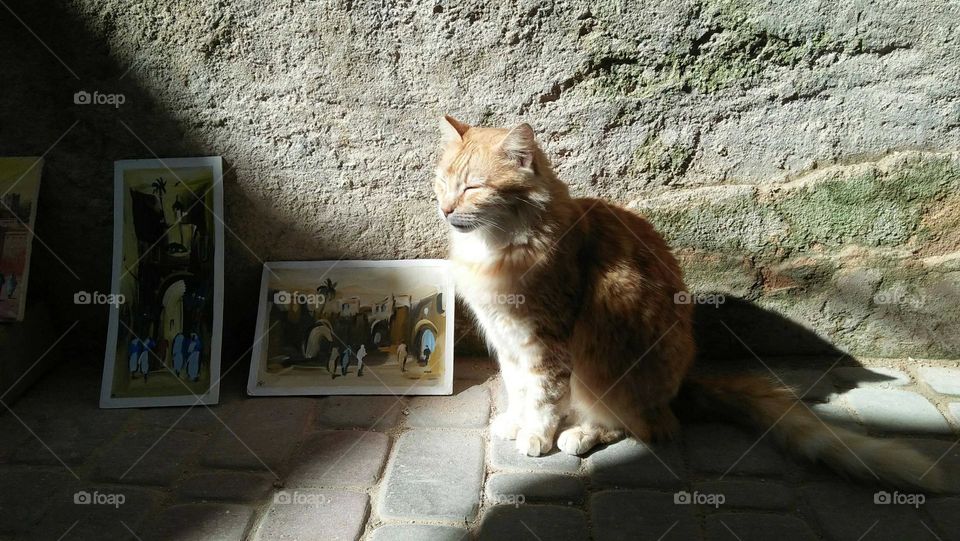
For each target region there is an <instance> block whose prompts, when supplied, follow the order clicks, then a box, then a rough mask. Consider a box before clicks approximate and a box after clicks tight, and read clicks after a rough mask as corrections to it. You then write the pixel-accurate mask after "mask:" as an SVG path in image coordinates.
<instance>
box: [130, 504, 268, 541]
mask: <svg viewBox="0 0 960 541" xmlns="http://www.w3.org/2000/svg"><path fill="white" fill-rule="evenodd" d="M252 518H253V508H252V507H246V506H243V505H229V504H222V503H217V504H185V505H174V506H172V507H169V508H167V509H165V510H164V511H163V512H162V513H160V515H159V516H157V517H156V518H155V519H154V520H152V521H150V522H148V523H147V526H146V527H145V528H144V536H143V538H144V539H145V540H151V539H155V540H157V541H166V540H168V539H176V540H178V541H214V540H217V541H228V540H236V541H242V540H243V539H244V538H245V537H244V536H245V535H246V532H247V528H248V527H249V526H250V521H251V519H252Z"/></svg>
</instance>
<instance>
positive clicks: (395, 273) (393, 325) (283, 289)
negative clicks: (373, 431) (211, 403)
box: [247, 260, 454, 395]
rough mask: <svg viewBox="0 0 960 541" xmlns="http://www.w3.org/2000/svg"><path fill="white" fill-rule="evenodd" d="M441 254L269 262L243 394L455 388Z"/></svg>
mask: <svg viewBox="0 0 960 541" xmlns="http://www.w3.org/2000/svg"><path fill="white" fill-rule="evenodd" d="M453 309H454V290H453V280H452V278H451V277H450V273H449V272H448V269H447V263H446V261H443V260H410V261H320V262H278V263H267V264H266V265H264V268H263V277H262V281H261V286H260V309H259V313H258V316H257V332H256V336H255V342H254V347H253V350H252V356H251V357H252V358H251V367H250V378H249V381H248V384H247V391H248V393H249V394H251V395H334V394H366V395H374V394H394V395H418V394H422V395H445V394H451V393H452V392H453Z"/></svg>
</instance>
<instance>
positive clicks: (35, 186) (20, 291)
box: [0, 158, 43, 322]
mask: <svg viewBox="0 0 960 541" xmlns="http://www.w3.org/2000/svg"><path fill="white" fill-rule="evenodd" d="M42 169H43V158H0V322H3V321H22V320H23V315H24V311H25V309H26V304H27V302H26V301H27V278H28V277H29V275H30V247H31V245H32V244H33V222H34V219H35V218H36V213H37V194H38V192H39V189H40V172H41V170H42Z"/></svg>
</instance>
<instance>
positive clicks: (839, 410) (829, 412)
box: [810, 402, 867, 434]
mask: <svg viewBox="0 0 960 541" xmlns="http://www.w3.org/2000/svg"><path fill="white" fill-rule="evenodd" d="M810 409H811V410H812V411H813V413H815V414H816V415H817V417H820V419H821V420H823V421H825V422H827V423H829V424H830V425H833V426H838V427H841V428H845V429H847V430H849V431H851V432H856V433H858V434H866V433H867V429H866V428H865V427H864V426H863V425H861V424H860V423H859V422H858V421H857V419H856V417H854V416H853V414H852V413H851V412H850V411H849V410H848V409H847V408H845V407H843V406H841V405H840V404H838V403H837V402H827V403H826V404H812V405H811V406H810Z"/></svg>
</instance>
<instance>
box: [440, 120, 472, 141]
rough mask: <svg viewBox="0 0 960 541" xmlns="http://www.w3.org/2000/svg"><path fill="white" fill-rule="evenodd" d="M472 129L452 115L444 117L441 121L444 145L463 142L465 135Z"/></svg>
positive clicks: (441, 136)
mask: <svg viewBox="0 0 960 541" xmlns="http://www.w3.org/2000/svg"><path fill="white" fill-rule="evenodd" d="M469 129H470V126H469V125H468V124H464V123H463V122H460V121H459V120H457V119H455V118H453V117H452V116H450V115H443V118H441V119H440V139H441V141H443V143H444V144H449V143H459V142H460V141H463V134H465V133H467V130H469Z"/></svg>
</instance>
